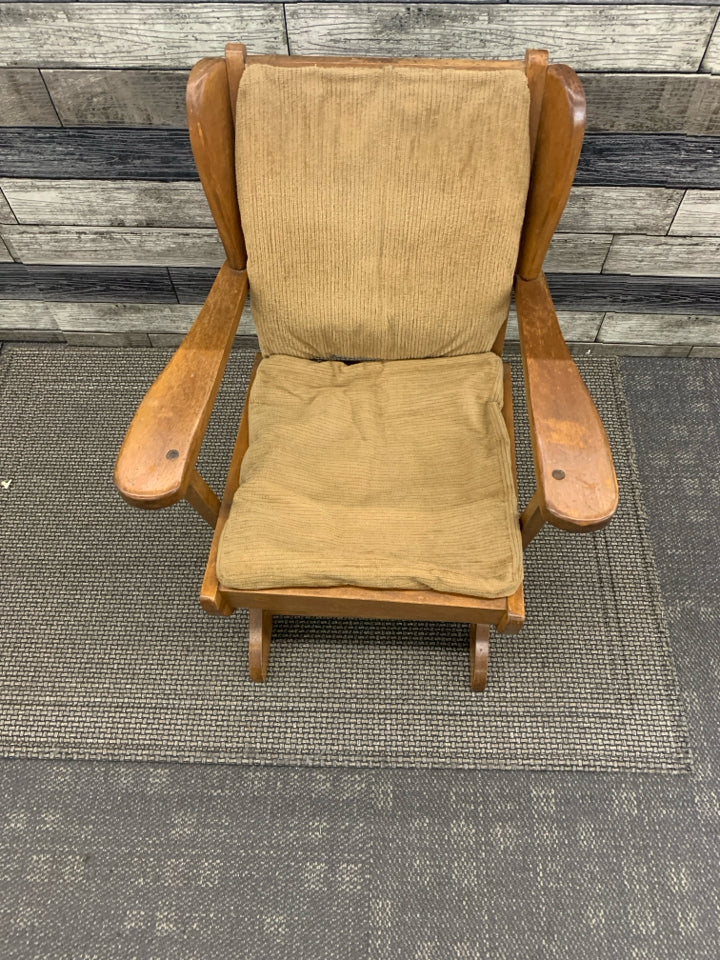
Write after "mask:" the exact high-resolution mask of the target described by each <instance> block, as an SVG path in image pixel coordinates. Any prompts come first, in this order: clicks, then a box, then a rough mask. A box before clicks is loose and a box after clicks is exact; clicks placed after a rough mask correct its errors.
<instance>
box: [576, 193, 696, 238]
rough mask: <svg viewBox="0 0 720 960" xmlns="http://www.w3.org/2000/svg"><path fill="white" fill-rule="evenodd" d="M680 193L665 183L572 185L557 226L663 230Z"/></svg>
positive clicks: (618, 230)
mask: <svg viewBox="0 0 720 960" xmlns="http://www.w3.org/2000/svg"><path fill="white" fill-rule="evenodd" d="M682 197H683V191H682V190H671V189H668V188H665V187H579V186H576V187H573V188H572V191H571V192H570V199H569V200H568V204H567V207H566V208H565V212H564V213H563V215H562V219H561V220H560V224H559V226H558V230H560V231H563V232H567V233H583V232H585V233H591V232H592V233H595V232H597V233H645V234H665V233H667V232H668V230H669V229H670V225H671V223H672V222H673V217H674V216H675V214H676V211H677V209H678V206H679V204H680V201H681V200H682Z"/></svg>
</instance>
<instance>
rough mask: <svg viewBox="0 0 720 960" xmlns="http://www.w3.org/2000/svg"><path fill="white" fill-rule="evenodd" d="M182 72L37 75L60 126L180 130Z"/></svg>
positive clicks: (56, 72) (182, 117) (184, 120)
mask: <svg viewBox="0 0 720 960" xmlns="http://www.w3.org/2000/svg"><path fill="white" fill-rule="evenodd" d="M188 72H189V71H187V70H52V69H46V70H43V71H42V76H43V79H44V80H45V83H46V84H47V88H48V90H49V91H50V95H51V97H52V99H53V103H54V104H55V109H56V110H57V112H58V115H59V116H60V119H61V120H62V122H63V125H64V126H66V127H85V126H89V127H102V126H111V125H120V126H127V127H185V126H187V115H186V112H185V87H186V86H187V78H188Z"/></svg>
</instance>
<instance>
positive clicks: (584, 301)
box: [172, 269, 720, 316]
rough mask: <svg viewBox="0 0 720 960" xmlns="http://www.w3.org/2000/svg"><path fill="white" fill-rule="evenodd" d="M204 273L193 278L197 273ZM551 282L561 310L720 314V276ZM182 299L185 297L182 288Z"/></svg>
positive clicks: (561, 278) (563, 276)
mask: <svg viewBox="0 0 720 960" xmlns="http://www.w3.org/2000/svg"><path fill="white" fill-rule="evenodd" d="M172 272H173V284H174V285H175V288H176V289H177V288H178V284H179V283H180V280H179V278H178V279H176V277H175V273H177V274H181V273H182V274H184V275H185V276H186V277H187V279H186V281H185V283H184V285H183V296H184V297H185V301H184V302H186V303H187V302H189V296H190V295H191V294H192V293H193V292H195V291H198V292H199V289H200V288H201V286H202V284H203V283H204V282H206V281H205V280H204V277H203V276H202V275H203V274H204V273H205V271H203V270H197V269H189V270H185V271H180V270H174V271H172ZM196 274H200V275H201V276H200V277H197V278H195V279H194V280H193V277H194V275H196ZM548 283H549V284H550V290H551V292H552V296H553V300H554V301H555V304H556V306H557V308H558V310H578V311H586V312H594V311H600V310H602V311H603V312H604V311H607V310H610V311H612V312H615V313H679V314H703V315H704V316H713V315H715V314H720V280H714V279H712V278H707V277H703V278H697V277H663V276H652V277H641V276H639V277H628V276H624V275H622V274H612V273H602V274H587V273H586V274H570V273H550V274H548ZM178 299H181V300H182V297H181V296H180V291H179V290H178Z"/></svg>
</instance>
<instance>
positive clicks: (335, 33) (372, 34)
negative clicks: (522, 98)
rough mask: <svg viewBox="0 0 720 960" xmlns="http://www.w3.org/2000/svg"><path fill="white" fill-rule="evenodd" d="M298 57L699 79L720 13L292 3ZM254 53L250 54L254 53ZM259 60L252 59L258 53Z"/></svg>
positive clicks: (291, 37) (289, 13)
mask: <svg viewBox="0 0 720 960" xmlns="http://www.w3.org/2000/svg"><path fill="white" fill-rule="evenodd" d="M286 17H287V25H288V42H289V44H290V50H291V52H292V53H294V54H313V55H327V54H335V55H340V56H342V55H349V54H354V55H359V56H421V57H478V58H494V59H505V58H509V59H512V58H521V57H523V56H524V53H525V50H526V49H527V48H528V47H544V48H546V49H548V50H550V51H551V54H552V58H553V60H555V61H561V62H567V63H570V64H572V65H573V66H574V68H575V69H576V70H622V71H632V72H642V71H652V72H658V71H672V72H690V73H694V72H695V71H696V70H697V69H698V67H699V65H700V62H701V60H702V57H703V54H704V52H705V46H706V44H707V42H708V39H709V37H710V33H711V31H712V28H713V25H714V23H715V17H716V10H715V9H714V8H712V7H705V6H701V7H696V6H667V5H662V6H651V5H643V6H632V5H610V6H605V5H600V6H591V5H579V6H566V5H563V4H548V5H544V4H528V5H527V6H525V5H512V4H500V5H486V4H452V3H450V4H444V3H438V4H427V3H424V4H423V3H421V4H413V5H412V6H410V5H405V4H385V3H353V4H348V3H290V4H287V6H286ZM251 49H252V48H251ZM253 52H254V51H253Z"/></svg>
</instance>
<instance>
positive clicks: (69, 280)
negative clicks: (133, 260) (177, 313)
mask: <svg viewBox="0 0 720 960" xmlns="http://www.w3.org/2000/svg"><path fill="white" fill-rule="evenodd" d="M23 269H24V270H25V271H27V274H28V277H29V278H30V281H31V282H32V283H33V284H34V290H35V292H36V295H37V293H38V292H39V294H40V296H39V297H37V296H36V299H45V300H58V301H64V300H72V301H82V300H106V301H112V302H115V303H132V302H136V303H138V302H139V303H177V297H176V295H175V289H174V287H173V285H172V283H171V282H170V277H169V275H168V271H167V269H165V268H163V267H148V268H145V267H114V268H113V267H87V266H83V267H69V266H59V267H57V266H50V267H47V266H29V267H25V266H23ZM0 276H1V273H0ZM0 289H1V286H0ZM0 295H1V294H0Z"/></svg>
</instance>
